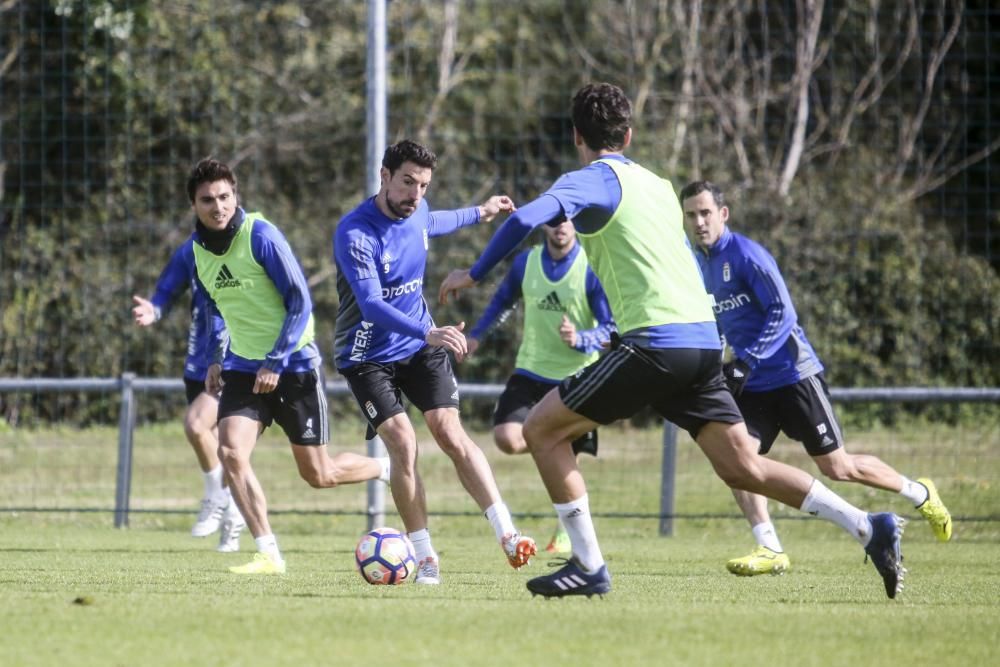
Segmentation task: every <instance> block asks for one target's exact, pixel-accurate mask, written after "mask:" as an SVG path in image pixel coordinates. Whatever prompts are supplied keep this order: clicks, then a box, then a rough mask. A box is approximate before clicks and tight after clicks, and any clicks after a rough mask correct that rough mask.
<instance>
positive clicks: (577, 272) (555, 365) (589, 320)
mask: <svg viewBox="0 0 1000 667" xmlns="http://www.w3.org/2000/svg"><path fill="white" fill-rule="evenodd" d="M542 231H543V232H544V234H545V242H544V243H542V244H540V245H537V246H535V247H533V248H530V249H528V250H525V251H524V252H522V253H521V254H519V255H518V256H517V257H516V258H514V263H513V265H512V266H511V268H510V271H508V272H507V275H506V277H505V278H504V279H503V282H502V283H500V287H498V288H497V291H496V293H495V294H494V295H493V299H492V300H491V301H490V303H489V305H488V306H487V307H486V310H485V311H484V312H483V314H482V316H481V317H480V318H479V321H478V322H476V325H475V326H473V327H472V331H470V332H469V336H468V339H469V341H468V344H469V355H470V356H471V355H472V354H474V353H475V352H476V350H477V349H478V348H479V343H480V341H481V340H482V338H483V336H484V335H485V334H486V333H487V332H488V331H489V330H490V329H491V327H493V325H494V324H496V323H497V322H498V320H499V322H500V323H502V322H503V321H504V320H506V316H507V315H508V314H509V313H510V311H511V309H513V308H514V306H515V305H516V303H517V301H518V300H519V299H521V298H522V297H523V299H524V325H523V330H522V332H521V346H520V348H519V349H518V351H517V361H516V362H515V364H516V366H515V369H514V373H513V375H511V376H510V378H509V379H508V380H507V386H506V387H505V388H504V391H503V393H502V394H500V398H499V399H497V405H496V409H495V410H494V412H493V439H494V441H495V442H496V444H497V447H499V448H500V451H502V452H504V453H505V454H525V453H527V451H528V445H527V443H525V441H524V435H523V433H522V425H523V424H524V420H525V418H526V417H527V416H528V411H529V410H531V408H532V407H533V406H534V405H535V403H537V402H538V401H540V400H541V399H542V397H543V396H545V394H547V393H548V392H549V390H550V389H552V388H553V387H555V386H556V385H558V384H559V382H561V381H562V379H563V378H565V377H567V376H569V375H572V374H573V373H575V372H577V371H578V370H580V369H581V368H583V367H584V366H587V365H588V364H591V363H593V362H594V361H596V360H597V355H598V352H599V351H600V350H601V349H603V348H604V347H606V346H607V345H608V343H609V341H610V339H611V332H612V331H614V327H615V324H614V321H613V320H612V319H611V308H610V306H608V299H607V297H606V296H605V295H604V289H603V288H601V283H600V282H599V281H598V280H597V276H596V275H594V271H593V270H592V269H591V268H590V266H589V265H588V264H587V253H585V252H584V251H583V249H582V248H581V247H580V244H579V243H577V242H576V230H575V229H574V228H573V223H572V222H570V221H569V220H563V221H562V222H561V223H560V224H558V225H555V226H549V225H545V226H543V227H542ZM572 445H573V453H574V454H575V455H576V456H577V457H579V456H580V454H582V453H584V454H590V455H591V456H597V431H596V430H593V431H590V432H588V433H586V434H584V435H583V436H581V437H579V438H577V439H576V440H574V441H573V443H572ZM545 550H546V551H548V552H550V553H557V552H563V551H569V550H570V544H569V535H568V534H567V533H566V529H565V528H564V527H563V525H562V520H561V519H560V520H559V523H558V526H557V527H556V531H555V534H553V536H552V539H551V540H550V541H549V544H548V546H547V547H545Z"/></svg>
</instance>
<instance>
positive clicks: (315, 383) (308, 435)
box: [219, 368, 330, 445]
mask: <svg viewBox="0 0 1000 667" xmlns="http://www.w3.org/2000/svg"><path fill="white" fill-rule="evenodd" d="M256 381H257V374H256V373H241V372H239V371H222V382H223V385H222V397H221V398H220V399H219V421H220V422H221V421H222V420H223V419H224V418H226V417H235V416H239V417H249V418H250V419H253V420H256V421H258V422H260V423H261V424H263V425H264V427H265V428H267V427H268V426H270V425H271V422H273V421H276V422H278V425H279V426H281V430H283V431H284V432H285V435H286V436H288V441H289V442H290V443H292V444H293V445H325V444H326V443H327V442H329V441H330V422H329V417H328V415H327V406H326V387H325V386H324V385H325V382H324V381H323V371H322V369H320V368H316V369H313V370H311V371H306V372H304V373H282V374H281V377H280V378H279V379H278V386H277V388H275V390H274V391H272V392H270V393H268V394H255V393H253V385H254V383H255V382H256Z"/></svg>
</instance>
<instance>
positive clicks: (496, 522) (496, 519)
mask: <svg viewBox="0 0 1000 667" xmlns="http://www.w3.org/2000/svg"><path fill="white" fill-rule="evenodd" d="M486 518H487V519H488V520H489V522H490V525H491V526H493V532H494V533H495V534H496V536H497V542H502V541H503V537H504V535H510V534H511V533H516V532H517V528H515V527H514V520H513V519H512V518H511V517H510V510H509V509H507V505H506V504H504V502H503V501H502V500H501V501H500V502H497V503H493V504H492V505H490V506H489V507H487V508H486Z"/></svg>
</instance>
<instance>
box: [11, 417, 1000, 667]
mask: <svg viewBox="0 0 1000 667" xmlns="http://www.w3.org/2000/svg"><path fill="white" fill-rule="evenodd" d="M944 435H947V437H948V441H947V444H948V446H949V447H951V448H952V451H950V452H948V451H945V449H944V448H943V447H942V446H940V444H939V443H938V442H936V438H938V437H943V436H944ZM113 436H114V433H113V431H112V430H110V429H107V430H102V429H97V430H93V431H89V430H88V431H84V432H79V433H77V432H71V431H58V432H43V433H37V432H36V433H31V432H25V431H17V432H10V433H6V434H0V500H2V501H3V502H5V503H7V506H8V507H9V506H14V505H12V504H11V501H12V498H15V499H16V498H17V497H20V498H21V501H22V502H21V505H20V506H22V507H24V506H28V503H27V502H26V501H25V500H24V496H25V494H27V493H29V492H30V494H33V495H32V498H33V500H32V502H34V503H36V504H37V505H38V506H49V505H50V504H51V503H53V502H57V503H59V506H60V507H67V508H69V507H73V506H74V504H75V505H79V506H82V507H84V508H88V509H92V510H96V509H103V508H108V507H110V506H111V498H112V497H113V479H114V471H113V462H114V456H113V447H114V438H113ZM140 436H141V437H140ZM178 437H179V428H174V427H170V426H160V427H153V428H149V429H144V430H143V432H142V433H141V434H139V435H137V445H136V448H137V449H136V466H137V469H136V479H135V481H134V482H133V497H134V499H135V502H134V503H133V507H135V506H137V505H138V506H140V509H141V508H142V506H147V507H148V508H150V509H153V508H157V507H163V506H166V507H168V508H174V507H177V508H182V509H183V510H184V511H177V512H176V513H174V512H172V513H162V512H152V511H151V512H149V513H147V512H141V513H137V514H134V515H133V516H132V517H131V528H129V529H127V530H115V529H114V528H112V527H111V516H110V514H109V513H108V512H106V511H100V512H98V511H87V512H72V511H64V512H16V513H15V512H10V511H8V512H5V513H2V514H0V628H2V629H3V632H2V634H0V665H4V666H19V665H59V666H63V665H72V666H73V667H78V666H81V667H82V666H85V665H201V664H206V665H207V664H220V665H297V666H302V665H319V664H337V665H339V664H353V665H371V664H379V665H470V664H471V665H511V664H515V665H516V664H549V663H552V664H569V665H669V664H678V665H734V664H746V665H753V664H793V665H842V664H860V665H886V664H895V665H906V664H914V665H915V664H921V665H931V666H935V667H937V666H940V665H974V664H977V663H978V664H983V665H985V664H992V661H993V660H994V659H995V651H996V647H997V646H998V645H1000V574H998V572H997V569H996V566H995V564H996V563H997V562H998V560H1000V559H998V557H1000V524H998V522H997V521H996V520H992V521H990V520H982V518H983V517H990V516H993V517H996V515H997V513H998V508H1000V502H998V498H1000V490H998V487H1000V485H998V482H997V480H998V472H1000V466H998V465H997V451H998V450H997V446H998V444H1000V443H998V441H997V434H996V430H995V425H993V426H990V425H986V427H985V429H976V428H973V429H967V431H964V432H963V434H959V436H956V434H955V429H942V431H940V432H937V431H935V430H934V429H927V428H923V429H920V430H919V432H914V433H909V434H899V433H894V434H886V433H875V434H864V435H863V436H858V438H856V439H855V440H854V441H853V442H852V444H854V445H855V446H852V449H854V450H855V451H861V450H865V451H871V452H873V453H877V454H879V455H881V456H883V457H884V458H886V459H887V460H890V461H891V462H893V463H894V465H897V467H899V468H900V469H901V470H902V471H904V472H906V473H910V472H911V468H918V470H915V471H913V472H916V473H921V472H923V471H927V472H930V473H932V474H933V475H934V476H935V479H936V480H937V481H938V486H939V488H940V489H941V492H942V495H943V496H944V499H945V500H946V502H948V503H949V505H950V506H951V508H952V510H953V514H954V515H955V516H956V517H960V516H966V517H970V518H971V519H973V520H969V521H966V522H962V521H957V522H956V530H955V539H954V540H953V541H952V542H951V543H949V544H938V543H936V542H935V541H934V540H933V538H932V536H931V534H930V531H929V529H928V528H927V527H926V525H924V524H923V523H922V521H921V520H920V519H919V518H917V515H916V514H915V513H913V511H912V509H909V511H907V508H906V507H905V504H903V503H900V502H899V500H898V499H896V498H894V497H892V496H890V495H889V494H885V493H879V492H873V491H870V490H867V489H859V488H857V487H852V486H847V485H843V484H840V485H835V488H836V489H837V490H838V491H844V492H845V495H848V496H850V497H851V498H852V500H854V501H856V502H858V503H859V504H862V505H864V506H865V507H866V508H871V509H893V510H895V511H897V512H900V513H903V514H906V515H907V516H910V517H912V520H911V521H910V523H909V525H908V526H907V531H906V534H905V535H904V541H903V551H904V555H905V558H906V565H907V567H908V569H909V574H908V575H907V579H906V589H905V590H904V591H903V592H902V593H901V595H900V596H899V597H898V598H897V600H895V601H890V600H888V599H886V597H885V594H884V591H883V589H882V584H881V581H880V579H879V577H878V576H877V574H876V572H875V569H874V567H872V565H871V564H870V563H868V564H865V563H864V562H863V560H864V555H863V552H862V550H861V548H860V547H859V546H858V545H857V544H855V543H854V542H853V540H851V539H850V538H848V537H847V536H846V535H844V534H843V533H842V532H841V531H840V530H839V529H838V528H836V527H834V526H832V525H829V524H826V523H823V522H819V521H813V520H804V521H799V520H791V517H793V516H796V513H795V512H792V511H785V510H778V511H775V517H776V519H777V521H778V526H779V530H780V532H781V537H782V540H783V542H784V544H785V547H786V549H787V550H788V551H789V553H790V555H791V558H792V571H791V572H790V573H788V574H787V575H785V576H782V577H755V578H751V579H741V578H737V577H733V576H732V575H730V574H728V573H727V572H726V571H725V569H724V566H723V565H724V562H725V560H726V559H727V558H729V557H732V556H735V555H741V554H742V553H743V552H745V551H747V550H749V548H750V546H751V538H750V535H749V530H748V529H747V528H746V525H745V523H744V522H743V521H742V520H739V519H737V518H736V517H735V514H734V506H733V504H732V500H731V496H729V495H728V491H727V490H726V489H725V487H723V486H722V484H721V483H720V482H718V481H717V480H715V479H714V478H713V477H712V475H711V473H710V471H709V470H708V468H707V465H705V464H704V461H703V460H702V459H701V457H700V455H699V454H698V453H697V451H696V450H695V448H694V447H693V446H692V445H690V443H682V445H681V449H680V452H679V457H678V466H679V470H680V474H679V477H678V503H677V510H678V512H679V513H680V514H682V515H685V514H686V515H689V516H694V515H697V514H699V513H703V514H707V515H712V516H714V515H720V516H722V515H728V516H730V517H732V518H718V519H716V518H679V519H677V520H676V521H675V535H674V536H672V537H660V536H658V535H657V530H656V528H657V521H656V519H655V516H653V515H655V513H656V510H657V507H658V504H657V503H658V465H659V463H658V450H657V447H656V443H658V441H659V433H658V432H657V431H655V430H652V431H642V430H638V431H637V430H629V429H608V430H607V432H606V433H604V434H602V444H601V447H602V457H601V459H599V460H598V461H587V462H586V463H585V466H586V471H587V473H588V479H589V480H590V484H591V497H592V503H593V506H594V509H595V510H596V511H597V512H598V518H597V522H596V523H597V528H598V531H599V535H600V536H601V539H602V547H603V549H604V552H605V556H606V559H607V561H608V564H609V568H610V569H611V572H612V576H613V584H614V590H613V591H612V593H611V594H610V595H608V596H607V597H605V598H604V599H599V598H596V597H595V598H593V599H590V600H587V599H585V598H580V599H576V598H574V599H565V600H549V601H546V600H543V599H542V598H532V597H531V596H530V594H529V593H528V592H527V591H526V590H525V588H524V582H525V580H526V579H527V578H529V577H531V576H534V575H536V574H539V573H544V572H546V571H547V570H548V567H547V563H548V561H549V560H550V559H548V558H547V557H545V556H540V557H538V558H536V560H535V562H533V563H532V565H531V566H530V567H528V568H525V570H524V571H521V572H514V571H513V570H511V569H510V568H509V567H508V566H507V565H506V562H505V560H504V558H503V556H502V554H501V553H500V550H499V548H498V547H497V545H496V544H495V541H494V539H493V537H492V533H491V531H490V529H489V526H488V524H487V523H486V521H485V520H484V519H482V518H481V517H479V516H476V515H475V512H474V509H475V508H474V507H471V502H470V501H468V500H467V499H465V498H464V497H463V494H462V493H461V491H460V489H459V488H458V483H457V481H456V480H455V479H454V475H453V473H451V471H450V468H449V466H448V463H447V461H446V460H445V459H444V457H443V456H441V455H440V454H438V453H436V452H435V451H433V448H431V447H428V448H426V450H424V449H423V444H424V443H422V451H424V453H423V454H422V461H421V466H422V468H423V470H424V471H425V477H426V478H427V480H428V487H429V503H430V506H431V509H432V512H439V514H437V515H435V516H433V517H432V529H433V532H434V536H435V545H436V547H437V549H438V551H439V553H440V556H441V559H442V577H443V579H444V583H443V584H442V585H441V586H440V587H418V586H414V585H404V586H400V587H386V588H383V587H375V586H369V585H368V584H366V583H364V582H363V581H362V580H361V578H360V577H359V576H358V574H357V573H356V572H355V570H354V566H353V557H352V550H353V546H354V543H355V541H356V540H357V537H358V536H359V535H360V533H361V532H362V531H363V528H364V519H363V517H362V516H360V515H358V514H356V513H351V511H352V509H356V508H359V507H361V506H363V501H364V496H363V488H362V487H349V488H343V489H335V490H328V491H321V492H317V491H314V490H312V489H309V488H308V487H307V486H305V485H304V484H303V483H301V482H299V481H298V480H296V479H295V477H294V469H293V467H291V465H292V464H291V456H290V455H289V454H288V452H287V450H286V449H285V447H284V446H283V444H282V441H281V440H280V438H277V437H276V436H273V435H268V436H267V437H266V438H265V440H264V441H262V443H261V450H260V452H259V454H258V460H259V462H260V464H261V470H262V474H263V476H264V483H265V488H268V485H270V487H271V488H273V489H274V490H275V503H276V506H277V507H279V509H281V510H282V511H281V512H280V513H279V514H277V515H276V516H274V517H273V519H272V523H273V524H274V526H275V531H276V533H277V534H278V537H279V540H280V542H281V546H282V549H283V551H284V553H285V557H286V559H287V561H288V566H289V571H288V573H287V574H286V575H284V576H280V577H266V578H246V577H239V576H237V575H232V574H229V573H228V572H227V570H226V567H227V566H229V565H233V564H239V563H242V562H244V561H245V560H246V559H247V558H249V556H250V553H251V552H252V542H251V540H250V539H249V537H244V539H243V551H242V552H241V553H239V554H219V553H216V552H215V551H214V549H213V547H214V545H215V541H214V538H208V539H206V540H196V539H193V538H190V537H188V535H187V532H188V530H189V528H190V522H191V520H192V518H193V510H194V507H195V506H196V504H197V498H198V493H199V491H200V487H199V486H198V485H199V484H200V482H199V480H198V477H197V473H196V471H195V464H194V459H193V456H191V454H190V452H189V451H185V449H184V448H183V445H182V444H180V443H179V442H178ZM343 437H344V439H345V441H350V440H351V439H352V438H354V437H355V436H354V435H353V433H352V434H348V435H347V436H343ZM109 440H110V443H109V442H108V441H109ZM479 441H480V442H483V443H485V442H488V441H487V440H486V439H485V438H480V439H479ZM88 443H92V444H88ZM956 443H957V444H956ZM109 447H110V448H111V452H112V454H111V455H110V457H109V456H108V455H107V453H106V450H107V449H108V448H109ZM355 449H357V448H355ZM484 449H485V450H486V451H487V452H488V454H489V455H490V458H491V460H492V461H493V462H494V465H495V468H496V471H497V478H498V480H499V481H500V484H501V489H502V490H503V491H504V494H505V497H506V499H507V501H508V503H509V504H510V505H511V507H512V509H514V511H515V512H516V513H518V512H520V513H522V515H521V517H520V519H519V524H520V525H521V527H522V529H524V530H526V531H527V532H531V533H532V534H534V535H535V536H536V539H538V540H539V541H540V542H541V541H544V540H546V539H547V538H548V535H549V532H550V531H551V528H552V524H553V521H552V519H551V518H550V516H549V514H548V511H547V508H546V503H545V499H544V494H543V493H541V492H540V490H539V488H538V486H539V484H538V481H537V476H536V474H535V473H534V471H533V469H532V466H531V463H530V461H529V460H527V459H511V458H505V457H501V456H499V455H497V454H495V453H494V451H493V450H492V448H489V447H484ZM780 455H781V456H782V457H787V458H789V459H792V460H795V461H796V462H799V461H800V460H801V458H800V457H801V455H800V454H799V453H798V452H797V451H796V450H795V449H794V448H793V447H791V446H785V445H781V451H780ZM50 456H51V458H49V457H50ZM108 458H110V463H111V466H112V470H111V472H110V479H111V485H110V493H111V497H108V496H107V493H109V488H108V483H107V478H106V477H107V474H108V473H106V472H105V471H104V468H105V467H106V465H107V464H108V461H107V460H106V459H108ZM74 462H75V463H74ZM57 463H58V464H59V465H58V466H57ZM807 465H808V464H807ZM50 468H52V470H50ZM56 487H58V491H55V490H53V489H54V488H56ZM297 508H298V509H305V510H307V511H308V512H313V511H316V510H317V509H332V510H335V511H338V512H340V513H337V514H330V515H319V514H311V513H305V514H296V513H294V512H293V510H295V509H297ZM441 512H445V513H446V514H444V515H442V514H440V513H441ZM524 513H527V515H525V514H524ZM629 513H635V514H638V515H640V516H639V518H635V517H632V518H628V517H624V516H620V515H621V514H629ZM646 514H649V515H650V516H649V518H642V516H644V515H646ZM394 522H396V523H398V518H397V517H396V516H395V515H394V514H390V515H389V516H388V517H387V523H389V524H390V525H392V524H393V523H394Z"/></svg>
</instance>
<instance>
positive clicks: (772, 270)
mask: <svg viewBox="0 0 1000 667" xmlns="http://www.w3.org/2000/svg"><path fill="white" fill-rule="evenodd" d="M707 257H708V259H707V262H706V263H704V264H703V269H704V278H705V283H706V286H707V287H708V289H709V291H710V292H711V294H712V296H713V298H714V301H715V304H714V308H715V313H716V318H717V320H718V323H719V328H720V329H721V331H722V334H723V335H724V336H725V339H726V343H727V344H728V345H729V346H730V347H731V348H732V350H733V354H735V355H736V356H737V357H738V358H739V359H741V360H743V361H745V362H746V363H747V364H748V365H749V366H750V368H751V374H750V379H749V380H748V381H747V384H746V390H747V391H769V390H771V389H777V388H779V387H783V386H787V385H789V384H794V383H795V382H798V381H799V380H801V379H803V378H806V377H809V376H811V375H815V374H817V373H819V372H821V371H822V370H823V366H822V364H821V363H820V361H819V358H818V357H817V356H816V353H815V351H814V350H813V348H812V346H811V345H810V344H809V341H808V340H807V339H806V336H805V332H804V331H803V330H802V328H801V327H800V326H799V324H798V316H797V315H796V312H795V306H794V305H793V304H792V299H791V296H790V295H789V293H788V288H787V286H786V285H785V281H784V278H783V277H782V276H781V272H780V271H779V269H778V265H777V263H776V262H775V261H774V258H773V257H772V256H771V254H770V253H768V252H767V250H765V249H764V248H763V246H761V245H760V244H758V243H755V242H754V241H751V240H750V239H747V238H746V237H744V236H741V235H739V234H736V233H734V232H731V231H729V230H728V229H727V230H725V231H724V232H723V235H722V237H721V238H720V239H719V241H718V242H717V243H716V245H715V246H713V247H712V248H711V249H710V250H709V251H708V255H707ZM703 259H704V258H703Z"/></svg>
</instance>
